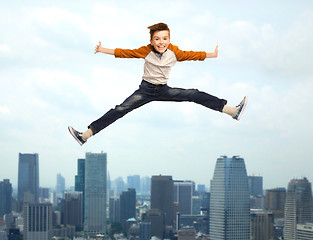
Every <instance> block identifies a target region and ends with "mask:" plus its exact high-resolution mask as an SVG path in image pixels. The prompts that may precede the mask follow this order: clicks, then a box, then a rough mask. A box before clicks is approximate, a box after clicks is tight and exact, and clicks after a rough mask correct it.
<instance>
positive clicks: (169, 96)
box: [162, 85, 248, 121]
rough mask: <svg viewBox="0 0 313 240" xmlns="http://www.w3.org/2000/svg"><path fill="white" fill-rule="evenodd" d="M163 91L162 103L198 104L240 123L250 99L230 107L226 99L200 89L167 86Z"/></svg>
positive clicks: (245, 98) (246, 98)
mask: <svg viewBox="0 0 313 240" xmlns="http://www.w3.org/2000/svg"><path fill="white" fill-rule="evenodd" d="M163 89H164V90H163V94H162V97H163V99H162V101H177V102H182V101H188V102H194V103H198V104H201V105H202V106H205V107H207V108H210V109H212V110H215V111H219V112H223V113H226V114H228V115H230V116H231V117H232V118H234V119H236V120H238V121H239V120H240V117H241V115H242V113H243V111H244V109H245V107H246V105H247V101H248V97H247V96H245V97H244V99H243V100H242V101H241V102H240V104H239V105H238V106H236V107H230V106H228V105H226V104H227V101H226V100H225V99H220V98H218V97H215V96H212V95H210V94H208V93H206V92H201V91H199V90H198V89H183V88H172V87H169V86H167V85H166V86H165V87H164V88H163Z"/></svg>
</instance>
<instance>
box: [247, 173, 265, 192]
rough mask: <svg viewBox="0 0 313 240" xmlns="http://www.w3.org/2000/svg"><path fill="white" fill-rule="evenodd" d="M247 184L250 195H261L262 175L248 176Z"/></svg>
mask: <svg viewBox="0 0 313 240" xmlns="http://www.w3.org/2000/svg"><path fill="white" fill-rule="evenodd" d="M248 184H249V191H250V195H251V196H253V197H257V196H259V195H263V177H262V176H248Z"/></svg>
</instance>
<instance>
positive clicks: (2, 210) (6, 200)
mask: <svg viewBox="0 0 313 240" xmlns="http://www.w3.org/2000/svg"><path fill="white" fill-rule="evenodd" d="M11 211H12V185H11V183H10V180H9V179H4V180H3V181H0V218H2V217H3V215H4V214H8V213H11Z"/></svg>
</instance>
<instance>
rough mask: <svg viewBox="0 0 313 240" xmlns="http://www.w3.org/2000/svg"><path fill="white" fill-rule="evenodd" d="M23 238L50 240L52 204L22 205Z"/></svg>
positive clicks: (28, 239) (26, 239)
mask: <svg viewBox="0 0 313 240" xmlns="http://www.w3.org/2000/svg"><path fill="white" fill-rule="evenodd" d="M23 213H24V239H25V240H51V239H52V236H51V235H52V232H51V231H52V205H51V204H42V203H41V204H31V203H26V204H25V205H24V211H23Z"/></svg>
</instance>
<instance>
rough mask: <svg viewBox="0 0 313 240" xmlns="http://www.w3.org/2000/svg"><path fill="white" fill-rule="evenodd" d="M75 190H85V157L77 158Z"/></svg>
mask: <svg viewBox="0 0 313 240" xmlns="http://www.w3.org/2000/svg"><path fill="white" fill-rule="evenodd" d="M75 191H77V192H84V191H85V159H78V160H77V175H76V176H75Z"/></svg>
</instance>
